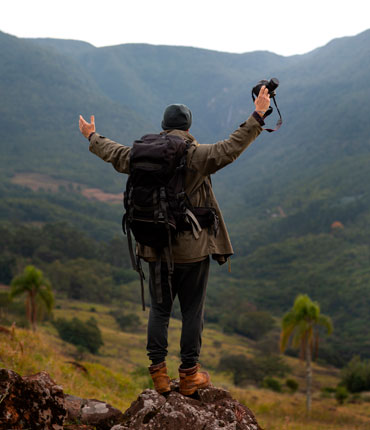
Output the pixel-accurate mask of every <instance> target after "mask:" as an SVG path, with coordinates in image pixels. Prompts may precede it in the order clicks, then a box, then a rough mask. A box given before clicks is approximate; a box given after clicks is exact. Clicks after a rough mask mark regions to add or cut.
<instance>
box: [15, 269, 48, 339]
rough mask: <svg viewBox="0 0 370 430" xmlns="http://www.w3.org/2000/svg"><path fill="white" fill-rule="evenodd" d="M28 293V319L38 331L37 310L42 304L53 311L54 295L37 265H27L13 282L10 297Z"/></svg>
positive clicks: (33, 328)
mask: <svg viewBox="0 0 370 430" xmlns="http://www.w3.org/2000/svg"><path fill="white" fill-rule="evenodd" d="M22 294H26V312H27V319H28V321H29V323H30V325H31V327H32V330H33V331H36V320H37V312H38V310H39V309H40V307H41V306H44V307H46V309H47V311H48V312H51V310H52V308H53V306H54V295H53V292H52V290H51V285H50V283H49V281H47V280H46V279H45V278H44V275H43V273H42V271H41V270H39V269H36V267H35V266H31V265H30V266H27V267H26V268H25V269H24V271H23V273H22V274H21V275H18V276H16V277H15V278H13V280H12V282H11V289H10V297H11V298H14V297H16V296H19V295H22Z"/></svg>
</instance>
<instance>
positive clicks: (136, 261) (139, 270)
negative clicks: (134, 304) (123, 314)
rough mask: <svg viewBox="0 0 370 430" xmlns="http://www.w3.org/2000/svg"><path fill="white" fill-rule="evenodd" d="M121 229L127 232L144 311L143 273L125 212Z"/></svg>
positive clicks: (132, 263)
mask: <svg viewBox="0 0 370 430" xmlns="http://www.w3.org/2000/svg"><path fill="white" fill-rule="evenodd" d="M122 229H123V232H124V233H125V234H127V243H128V250H129V254H130V259H131V265H132V268H133V269H134V270H135V272H137V273H138V274H139V277H140V288H141V304H142V307H143V311H145V298H144V279H145V275H144V272H143V268H142V266H141V260H140V257H139V256H136V255H135V253H134V247H133V244H132V236H131V229H130V224H129V222H128V219H127V216H126V214H125V215H124V216H123V218H122Z"/></svg>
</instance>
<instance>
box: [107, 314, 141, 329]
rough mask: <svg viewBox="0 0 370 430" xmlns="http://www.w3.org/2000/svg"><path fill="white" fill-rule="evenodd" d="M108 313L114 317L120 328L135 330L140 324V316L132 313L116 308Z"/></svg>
mask: <svg viewBox="0 0 370 430" xmlns="http://www.w3.org/2000/svg"><path fill="white" fill-rule="evenodd" d="M109 314H110V315H112V316H113V317H114V319H115V320H116V322H117V324H118V325H119V328H120V329H121V330H135V329H137V328H138V326H140V324H141V321H140V318H139V317H138V316H137V315H136V314H134V313H125V312H123V311H121V310H116V311H111V312H109Z"/></svg>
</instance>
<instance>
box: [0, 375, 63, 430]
mask: <svg viewBox="0 0 370 430" xmlns="http://www.w3.org/2000/svg"><path fill="white" fill-rule="evenodd" d="M66 413H67V412H66V408H65V403H64V394H63V390H62V388H61V387H60V386H59V385H57V384H56V383H55V382H54V381H53V380H52V379H51V378H50V376H49V375H48V374H47V373H46V372H40V373H37V374H36V375H32V376H25V377H23V378H22V377H21V376H19V375H18V374H17V373H15V372H13V371H12V370H7V369H0V429H11V430H20V429H32V430H34V429H35V430H36V429H37V430H43V429H48V430H49V429H50V430H62V429H63V423H64V419H65V417H66Z"/></svg>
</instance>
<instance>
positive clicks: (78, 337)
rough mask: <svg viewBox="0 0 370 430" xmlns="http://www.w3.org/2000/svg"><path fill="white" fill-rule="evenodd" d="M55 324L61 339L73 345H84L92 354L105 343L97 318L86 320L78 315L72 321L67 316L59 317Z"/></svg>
mask: <svg viewBox="0 0 370 430" xmlns="http://www.w3.org/2000/svg"><path fill="white" fill-rule="evenodd" d="M54 325H55V327H56V329H57V330H58V333H59V336H60V337H61V339H63V340H64V341H66V342H69V343H72V344H73V345H76V346H81V347H84V348H86V349H87V350H88V351H90V352H91V353H92V354H96V353H97V352H98V350H99V348H100V347H101V346H102V345H103V344H104V343H103V339H102V335H101V331H100V329H99V327H98V325H97V322H96V320H95V318H90V319H89V320H87V321H86V322H83V321H81V320H80V319H78V318H76V317H74V318H73V319H72V320H70V321H67V320H66V319H65V318H58V319H57V320H56V321H55V322H54Z"/></svg>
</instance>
